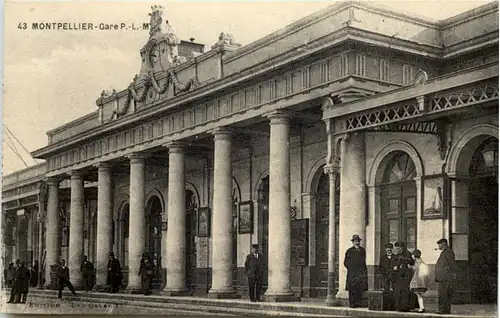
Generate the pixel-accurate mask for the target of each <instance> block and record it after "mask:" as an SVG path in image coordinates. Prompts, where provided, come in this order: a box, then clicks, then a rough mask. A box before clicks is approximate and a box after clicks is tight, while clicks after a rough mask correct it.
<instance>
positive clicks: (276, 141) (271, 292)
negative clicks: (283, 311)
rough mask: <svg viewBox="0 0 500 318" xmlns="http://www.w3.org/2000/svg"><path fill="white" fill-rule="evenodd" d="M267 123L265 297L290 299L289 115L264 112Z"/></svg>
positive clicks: (291, 296)
mask: <svg viewBox="0 0 500 318" xmlns="http://www.w3.org/2000/svg"><path fill="white" fill-rule="evenodd" d="M268 118H269V119H270V126H271V137H270V151H269V198H270V200H269V255H268V257H269V264H268V268H269V277H268V289H267V291H266V293H265V295H264V297H265V299H266V300H267V301H293V300H295V299H296V298H295V297H294V293H293V292H292V289H291V280H290V256H291V253H290V250H291V246H290V239H291V237H290V235H291V220H290V151H289V138H290V135H289V133H290V117H289V116H288V115H287V114H286V113H283V112H274V113H271V114H269V115H268Z"/></svg>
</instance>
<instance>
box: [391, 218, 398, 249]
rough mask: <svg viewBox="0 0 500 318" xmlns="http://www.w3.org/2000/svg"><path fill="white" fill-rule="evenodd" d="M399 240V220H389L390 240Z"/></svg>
mask: <svg viewBox="0 0 500 318" xmlns="http://www.w3.org/2000/svg"><path fill="white" fill-rule="evenodd" d="M397 240H399V220H397V219H396V220H389V242H390V243H394V242H396V241H397Z"/></svg>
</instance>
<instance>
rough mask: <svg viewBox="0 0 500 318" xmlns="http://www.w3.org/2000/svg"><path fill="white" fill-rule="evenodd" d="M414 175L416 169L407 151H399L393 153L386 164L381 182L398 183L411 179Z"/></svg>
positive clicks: (415, 174)
mask: <svg viewBox="0 0 500 318" xmlns="http://www.w3.org/2000/svg"><path fill="white" fill-rule="evenodd" d="M416 176H417V170H416V169H415V164H414V163H413V160H411V158H410V156H408V154H407V153H405V152H402V151H401V152H397V153H396V154H394V155H393V157H392V159H391V161H390V162H389V163H388V164H387V166H386V168H385V171H384V176H383V178H382V182H383V183H398V182H405V181H413V179H414V178H415V177H416Z"/></svg>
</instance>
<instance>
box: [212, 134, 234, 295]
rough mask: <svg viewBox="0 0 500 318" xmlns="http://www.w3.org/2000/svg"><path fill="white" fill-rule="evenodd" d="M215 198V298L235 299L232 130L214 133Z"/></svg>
mask: <svg viewBox="0 0 500 318" xmlns="http://www.w3.org/2000/svg"><path fill="white" fill-rule="evenodd" d="M213 134H214V143H215V152H214V187H213V189H214V199H213V200H214V201H213V214H212V215H213V216H212V221H213V222H212V288H211V289H210V291H209V296H210V297H213V298H236V297H237V296H239V295H237V294H236V292H235V289H234V287H233V269H232V265H233V264H232V263H233V260H232V250H233V242H232V241H233V236H232V228H233V222H232V221H233V217H232V214H233V213H232V212H233V211H232V210H233V197H232V189H233V180H232V176H233V171H232V158H231V132H230V131H228V130H225V129H217V130H215V131H214V132H213Z"/></svg>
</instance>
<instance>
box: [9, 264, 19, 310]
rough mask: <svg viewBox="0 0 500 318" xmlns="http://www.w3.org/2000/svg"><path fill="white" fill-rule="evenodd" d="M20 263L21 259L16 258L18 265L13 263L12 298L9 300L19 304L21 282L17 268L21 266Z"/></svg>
mask: <svg viewBox="0 0 500 318" xmlns="http://www.w3.org/2000/svg"><path fill="white" fill-rule="evenodd" d="M20 264H21V261H20V260H16V265H14V264H11V265H12V267H11V268H10V273H11V275H12V278H11V289H10V298H9V300H8V301H7V303H8V304H11V303H15V304H18V303H19V301H20V299H19V292H18V290H19V288H18V286H19V284H18V281H17V269H18V268H19V266H20Z"/></svg>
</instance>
